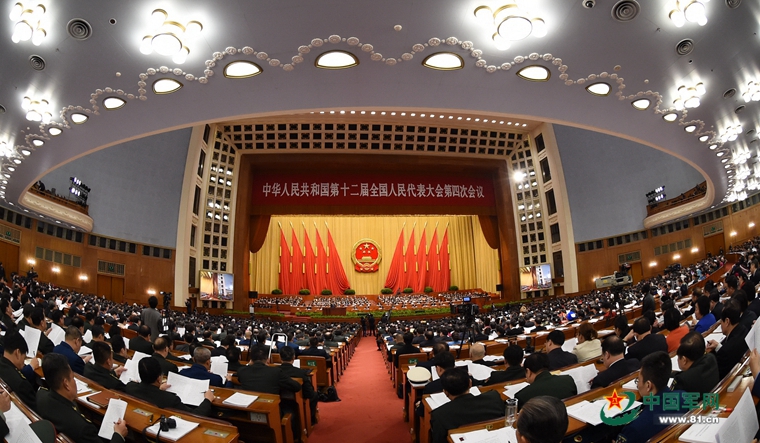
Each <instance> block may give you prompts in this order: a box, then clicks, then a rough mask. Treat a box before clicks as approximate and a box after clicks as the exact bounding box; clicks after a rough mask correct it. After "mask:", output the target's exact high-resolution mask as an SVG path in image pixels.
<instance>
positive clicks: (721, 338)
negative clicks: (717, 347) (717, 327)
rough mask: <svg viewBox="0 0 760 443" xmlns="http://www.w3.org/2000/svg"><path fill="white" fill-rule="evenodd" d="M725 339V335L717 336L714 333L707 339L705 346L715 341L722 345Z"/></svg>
mask: <svg viewBox="0 0 760 443" xmlns="http://www.w3.org/2000/svg"><path fill="white" fill-rule="evenodd" d="M723 337H725V335H723V334H722V333H721V334H716V333H714V332H713V333H712V334H710V335H708V336H706V337H705V344H707V342H709V341H710V340H715V341H717V342H718V343H720V341H721V340H723Z"/></svg>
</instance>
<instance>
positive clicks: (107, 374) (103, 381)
mask: <svg viewBox="0 0 760 443" xmlns="http://www.w3.org/2000/svg"><path fill="white" fill-rule="evenodd" d="M91 346H92V355H93V357H94V359H95V361H94V362H90V363H87V364H86V365H84V376H85V377H87V378H89V379H90V380H92V381H94V382H95V383H97V384H99V385H101V386H103V387H104V388H106V389H111V390H114V391H122V392H123V391H124V388H125V386H126V385H125V384H124V383H122V381H121V380H119V376H120V375H121V373H122V372H124V371H125V370H126V368H125V367H124V366H119V367H118V368H116V369H111V368H112V367H113V358H112V357H111V347H110V346H108V343H106V342H102V341H93V342H92V343H91Z"/></svg>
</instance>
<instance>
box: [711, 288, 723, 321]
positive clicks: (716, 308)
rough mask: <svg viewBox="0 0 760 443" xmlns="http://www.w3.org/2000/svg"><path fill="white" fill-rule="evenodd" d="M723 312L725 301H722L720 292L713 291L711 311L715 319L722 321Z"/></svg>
mask: <svg viewBox="0 0 760 443" xmlns="http://www.w3.org/2000/svg"><path fill="white" fill-rule="evenodd" d="M722 312H723V303H721V302H720V294H718V293H717V292H713V293H712V294H710V313H711V314H712V315H713V317H715V320H717V321H720V314H721V313H722Z"/></svg>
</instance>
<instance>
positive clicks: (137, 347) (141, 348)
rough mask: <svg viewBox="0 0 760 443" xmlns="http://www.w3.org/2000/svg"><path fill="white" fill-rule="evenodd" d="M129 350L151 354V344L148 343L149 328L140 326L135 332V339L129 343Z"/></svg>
mask: <svg viewBox="0 0 760 443" xmlns="http://www.w3.org/2000/svg"><path fill="white" fill-rule="evenodd" d="M129 349H131V350H133V351H137V352H142V353H143V354H148V355H151V354H153V343H151V342H150V327H149V326H148V325H142V326H140V328H139V329H138V330H137V337H135V338H133V339H132V340H130V341H129Z"/></svg>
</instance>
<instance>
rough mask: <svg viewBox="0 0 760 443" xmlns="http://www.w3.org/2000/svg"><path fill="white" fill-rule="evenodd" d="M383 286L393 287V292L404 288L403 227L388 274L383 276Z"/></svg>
mask: <svg viewBox="0 0 760 443" xmlns="http://www.w3.org/2000/svg"><path fill="white" fill-rule="evenodd" d="M385 287H386V288H391V289H393V293H394V294H395V293H396V291H398V290H399V289H404V229H403V228H402V229H401V234H399V236H398V241H397V242H396V250H395V251H394V252H393V258H392V259H391V264H390V267H389V268H388V276H387V277H385Z"/></svg>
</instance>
